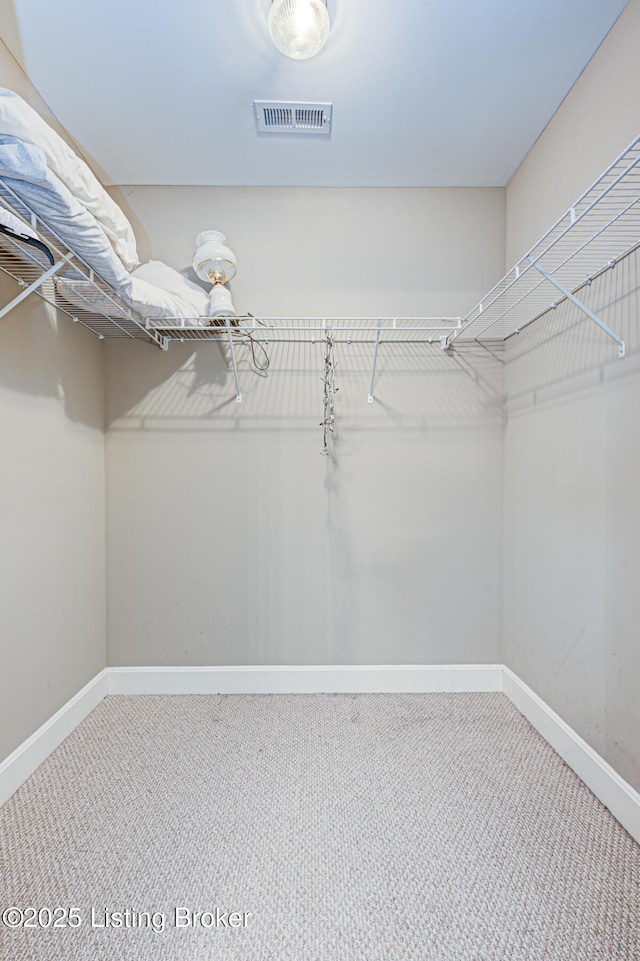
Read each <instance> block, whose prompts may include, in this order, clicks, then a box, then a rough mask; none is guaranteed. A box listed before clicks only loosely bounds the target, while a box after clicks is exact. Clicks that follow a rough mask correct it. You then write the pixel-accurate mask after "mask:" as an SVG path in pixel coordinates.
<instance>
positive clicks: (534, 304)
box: [450, 137, 640, 357]
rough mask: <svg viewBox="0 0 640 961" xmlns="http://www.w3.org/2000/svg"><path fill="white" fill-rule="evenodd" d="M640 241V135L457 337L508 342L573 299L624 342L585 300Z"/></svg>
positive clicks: (620, 343) (487, 298)
mask: <svg viewBox="0 0 640 961" xmlns="http://www.w3.org/2000/svg"><path fill="white" fill-rule="evenodd" d="M639 246H640V137H637V138H636V139H635V140H634V141H633V142H632V143H631V144H630V145H629V147H627V149H626V150H625V151H624V152H623V153H622V154H620V156H619V157H618V158H617V159H616V160H614V162H613V163H612V164H611V165H610V166H609V167H607V169H606V170H605V171H604V173H603V174H602V175H601V176H600V177H599V178H598V179H597V180H596V181H595V182H594V183H593V184H592V185H591V186H590V187H589V188H588V190H586V191H585V192H584V193H583V194H582V196H581V197H579V198H578V200H576V202H575V203H574V204H572V205H571V207H569V209H568V210H567V211H566V213H565V214H564V215H563V216H562V217H561V218H560V219H559V220H558V221H557V223H555V224H554V225H553V227H551V228H550V229H549V230H548V231H547V232H546V234H544V236H543V237H541V238H540V240H539V241H538V242H537V243H536V244H534V246H533V247H532V248H531V249H530V250H529V251H528V252H527V253H526V254H525V255H524V257H522V258H521V259H520V260H519V261H518V262H517V264H515V266H514V267H512V268H511V270H510V271H509V272H508V273H507V274H506V275H505V276H504V277H503V278H502V280H501V281H499V283H497V284H496V285H495V287H494V288H493V289H492V290H490V291H489V293H488V294H487V295H486V296H485V297H483V299H482V300H481V302H480V303H479V304H476V306H475V307H474V308H473V310H471V311H470V312H469V313H468V314H467V315H466V317H464V319H463V322H462V325H461V328H460V329H459V330H458V331H455V332H454V333H453V334H452V336H451V340H450V343H453V342H454V340H455V339H456V338H457V337H464V338H465V339H466V338H467V337H473V338H475V339H476V340H478V341H482V340H483V339H487V338H491V339H493V340H495V339H498V340H503V341H504V340H508V339H509V338H510V337H513V336H514V335H517V334H519V333H520V332H521V331H522V330H523V329H524V328H525V327H528V326H529V325H530V324H532V323H534V322H535V321H537V320H539V319H540V318H541V317H543V316H544V315H545V314H546V313H548V311H549V310H551V309H553V308H554V307H557V306H558V304H559V303H561V302H562V301H564V300H571V301H572V302H573V303H574V304H575V305H576V306H577V307H579V308H580V309H581V310H582V311H583V312H584V313H586V315H587V316H588V317H590V318H591V320H593V321H594V322H595V323H596V324H598V326H599V327H600V328H601V329H602V330H603V331H604V332H605V333H606V334H607V335H608V336H610V337H611V338H612V339H613V340H615V341H616V343H617V344H618V353H619V356H620V357H624V354H625V344H624V341H623V340H622V338H620V337H619V336H618V335H617V334H616V333H615V332H614V331H612V330H611V329H610V328H609V327H608V326H607V325H606V324H604V323H603V321H602V320H600V318H598V317H596V316H595V315H594V314H593V313H592V312H591V311H590V310H589V309H588V308H587V307H586V306H585V305H584V304H583V303H582V301H581V300H580V299H579V297H578V294H579V293H580V291H581V290H582V289H583V288H584V287H586V286H588V285H590V284H591V283H592V281H593V280H595V278H596V277H598V276H599V275H601V274H602V273H604V272H605V271H607V270H610V269H612V268H613V267H615V266H616V264H617V263H619V262H620V260H622V259H623V258H624V257H627V256H628V255H629V254H631V253H633V252H634V251H635V250H637V248H638V247H639Z"/></svg>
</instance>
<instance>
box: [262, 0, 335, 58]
mask: <svg viewBox="0 0 640 961" xmlns="http://www.w3.org/2000/svg"><path fill="white" fill-rule="evenodd" d="M330 28H331V23H330V20H329V13H328V11H327V6H326V3H325V2H324V0H273V3H272V5H271V10H270V11H269V32H270V34H271V37H272V39H273V42H274V43H275V45H276V47H277V48H278V50H280V51H281V52H282V53H284V54H285V56H287V57H291V59H292V60H308V59H309V58H310V57H315V55H316V54H317V53H319V52H320V51H321V50H322V48H323V47H324V45H325V43H326V42H327V38H328V36H329V30H330Z"/></svg>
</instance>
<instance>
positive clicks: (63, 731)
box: [0, 670, 107, 806]
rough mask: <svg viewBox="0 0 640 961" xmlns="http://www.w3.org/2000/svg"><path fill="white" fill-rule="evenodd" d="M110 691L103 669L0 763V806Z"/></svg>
mask: <svg viewBox="0 0 640 961" xmlns="http://www.w3.org/2000/svg"><path fill="white" fill-rule="evenodd" d="M106 694H107V671H106V670H104V671H101V672H100V673H99V674H97V675H96V676H95V677H94V678H93V680H91V681H89V683H88V684H86V685H85V686H84V687H83V688H82V690H81V691H78V693H77V694H75V695H74V696H73V697H72V698H71V700H70V701H67V703H66V704H65V705H64V706H63V707H61V708H60V710H59V711H56V713H55V714H54V715H53V717H50V718H49V720H48V721H45V723H44V724H43V725H42V727H39V728H38V730H37V731H35V732H34V733H33V734H32V735H31V737H29V738H27V740H26V741H24V742H23V743H22V744H21V745H20V747H18V748H16V750H15V751H14V752H13V754H10V755H9V757H8V758H6V759H5V760H4V761H3V762H2V763H1V764H0V806H1V805H3V804H4V803H5V801H8V800H9V798H10V797H11V795H12V794H14V793H15V791H17V790H18V788H19V787H21V786H22V785H23V784H24V782H25V781H26V780H27V778H30V777H31V775H32V774H33V772H34V771H35V770H36V768H37V767H39V766H40V765H41V764H42V762H43V761H45V760H46V759H47V758H48V757H49V755H50V754H51V753H52V752H53V751H55V749H56V748H57V747H59V745H60V744H62V742H63V741H64V739H65V738H67V737H69V735H70V734H71V733H72V732H73V731H74V730H75V728H76V727H77V726H78V724H79V723H80V721H84V719H85V717H86V716H87V715H88V714H90V713H91V711H93V709H94V707H97V706H98V704H99V703H100V701H101V700H102V699H103V698H104V697H106Z"/></svg>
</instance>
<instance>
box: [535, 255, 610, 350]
mask: <svg viewBox="0 0 640 961" xmlns="http://www.w3.org/2000/svg"><path fill="white" fill-rule="evenodd" d="M528 260H529V263H530V264H531V266H532V267H535V269H536V270H537V271H538V272H539V273H541V274H542V276H543V277H544V278H545V280H548V281H549V283H550V284H553V286H554V287H556V288H557V289H558V290H559V291H560V293H561V294H562V295H563V296H564V297H566V298H567V300H570V301H571V303H572V304H575V306H576V307H577V308H578V309H579V310H581V311H582V312H583V314H586V315H587V317H588V318H589V319H590V320H592V321H593V322H594V324H597V325H598V327H599V328H600V330H603V331H604V332H605V334H607V336H609V337H611V339H612V340H615V342H616V344H617V345H618V357H624V355H625V353H626V346H625V342H624V340H623V339H622V337H618V335H617V334H616V333H615V331H613V330H611V328H610V327H607V325H606V324H605V322H604V321H603V320H600V318H599V317H598V316H597V315H596V314H594V313H593V311H592V310H589V308H588V307H587V305H586V304H583V303H582V301H581V300H578V298H577V297H575V296H574V295H573V294H572V293H571V291H570V290H567V288H566V287H564V286H563V285H562V284H561V283H560V282H559V281H558V280H556V278H555V277H554V276H553V275H552V274H550V273H549V271H548V270H545V269H544V267H541V266H540V264H538V263H536V261H535V260H534V259H533V257H529V258H528ZM554 306H555V305H554Z"/></svg>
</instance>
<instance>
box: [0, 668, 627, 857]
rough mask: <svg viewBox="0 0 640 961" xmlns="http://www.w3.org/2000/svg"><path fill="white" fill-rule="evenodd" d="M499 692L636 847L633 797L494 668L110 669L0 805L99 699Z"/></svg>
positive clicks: (14, 775) (2, 772) (10, 776)
mask: <svg viewBox="0 0 640 961" xmlns="http://www.w3.org/2000/svg"><path fill="white" fill-rule="evenodd" d="M469 691H479V692H490V691H504V693H505V694H506V695H507V697H508V698H509V699H510V700H511V701H512V702H513V704H514V705H515V706H516V707H517V708H518V710H519V711H521V712H522V714H524V716H525V717H526V718H527V720H529V721H530V722H531V724H533V726H534V727H535V728H536V730H538V731H539V732H540V734H541V735H542V736H543V737H544V738H545V740H546V741H548V742H549V744H550V745H551V746H552V747H553V748H554V749H555V750H556V751H557V752H558V754H559V755H560V756H561V757H562V758H563V759H564V760H565V761H566V762H567V764H568V765H569V767H571V768H572V769H573V770H574V771H575V773H576V774H577V775H578V777H579V778H581V780H582V781H584V783H585V784H586V785H587V787H589V788H590V789H591V790H592V791H593V793H594V794H595V795H596V797H597V798H598V799H599V800H600V801H602V803H603V804H604V805H605V807H607V808H609V810H610V811H611V813H612V814H613V816H614V817H615V818H617V820H618V821H619V822H620V823H621V824H622V826H623V827H624V828H626V830H627V831H628V832H629V834H631V836H632V837H634V838H635V840H636V841H638V842H639V843H640V794H638V792H637V791H635V790H634V789H633V788H632V787H631V785H630V784H627V782H626V781H624V780H623V778H621V777H620V775H619V774H617V773H616V771H614V769H613V768H612V767H611V766H610V765H609V764H607V762H606V761H605V760H604V759H603V758H601V757H600V755H599V754H597V753H596V751H594V750H593V748H591V747H590V746H589V745H588V744H587V743H586V741H584V740H583V739H582V738H581V737H580V736H579V735H578V734H576V732H575V731H574V730H573V729H572V728H571V727H569V725H568V724H567V723H566V722H565V721H563V720H562V718H561V717H560V716H559V715H558V714H556V713H555V711H553V710H552V709H551V708H550V707H549V706H548V705H547V704H545V702H544V701H543V700H542V698H540V697H538V695H537V694H536V693H535V691H532V690H531V688H529V687H527V685H526V684H525V683H524V682H523V681H521V680H520V678H519V677H517V675H515V674H514V673H513V671H511V670H509V668H507V667H503V666H502V665H501V664H438V665H424V664H417V665H360V666H356V665H354V666H345V665H332V666H316V667H295V666H291V667H287V666H263V667H111V668H107V669H106V670H104V671H101V672H100V674H98V675H97V676H96V677H95V678H94V679H93V680H92V681H90V682H89V683H88V684H87V685H86V686H85V687H83V688H82V690H81V691H79V692H78V693H77V694H76V695H75V697H73V698H71V700H70V701H69V702H68V703H67V704H65V705H64V707H62V708H61V709H60V710H59V711H58V712H57V713H56V714H54V715H53V717H52V718H51V719H50V720H49V721H47V722H46V723H45V724H43V725H42V727H41V728H39V730H37V731H36V732H35V734H32V735H31V737H30V738H28V740H26V741H25V742H24V744H21V745H20V747H19V748H17V750H15V751H14V752H13V754H10V755H9V757H8V758H7V759H6V760H5V761H3V762H2V763H1V764H0V805H2V804H4V802H5V801H7V800H8V799H9V798H10V797H11V795H12V794H13V793H14V791H17V789H18V788H19V787H20V786H21V785H22V784H24V782H25V781H26V780H27V778H29V777H30V776H31V775H32V774H33V772H34V771H35V770H36V768H37V767H38V766H39V765H40V764H42V762H43V761H44V760H45V759H46V758H47V757H48V756H49V755H50V754H51V752H52V751H54V750H55V749H56V748H57V747H58V746H59V745H60V744H61V743H62V741H64V739H65V738H66V737H68V736H69V734H71V733H72V731H73V730H74V728H76V727H77V725H78V724H79V723H80V722H81V721H83V720H84V718H85V717H86V716H87V715H88V714H89V713H90V712H91V711H92V710H93V709H94V708H95V707H97V705H98V704H99V703H100V701H101V700H102V699H103V697H105V695H107V694H323V693H326V694H363V693H405V694H413V693H432V692H452V693H455V692H458V693H462V692H469Z"/></svg>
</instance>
